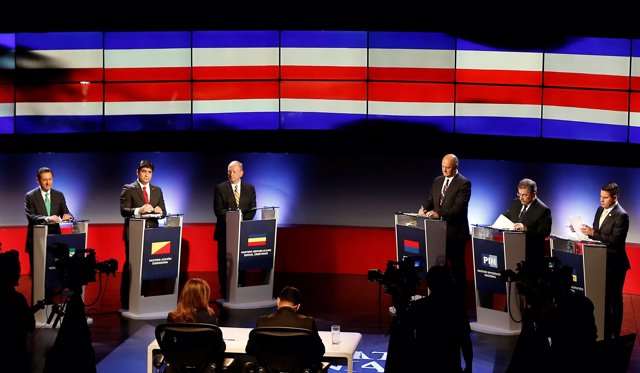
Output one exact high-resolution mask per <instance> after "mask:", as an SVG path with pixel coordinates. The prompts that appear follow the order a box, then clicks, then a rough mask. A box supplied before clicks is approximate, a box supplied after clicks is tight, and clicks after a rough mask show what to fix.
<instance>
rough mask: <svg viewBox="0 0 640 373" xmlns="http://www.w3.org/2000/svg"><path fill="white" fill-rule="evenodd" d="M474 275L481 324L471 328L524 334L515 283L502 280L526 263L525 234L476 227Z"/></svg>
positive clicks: (473, 241)
mask: <svg viewBox="0 0 640 373" xmlns="http://www.w3.org/2000/svg"><path fill="white" fill-rule="evenodd" d="M472 248H473V275H474V283H475V292H476V315H477V321H476V322H472V323H471V329H472V330H475V331H478V332H481V333H487V334H497V335H518V334H520V330H521V324H520V323H519V322H520V321H521V320H522V314H521V312H520V300H519V299H520V298H519V296H518V292H517V290H516V286H515V283H511V284H509V283H507V282H505V281H503V280H501V279H500V273H501V272H502V271H505V270H507V269H511V270H513V271H515V270H516V268H517V264H518V263H519V262H521V261H524V254H525V233H524V232H516V231H510V230H502V229H497V228H492V227H482V226H474V227H473V235H472Z"/></svg>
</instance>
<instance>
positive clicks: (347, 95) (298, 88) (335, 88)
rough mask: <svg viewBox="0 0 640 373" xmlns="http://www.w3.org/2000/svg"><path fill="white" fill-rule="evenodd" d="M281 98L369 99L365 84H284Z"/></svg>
mask: <svg viewBox="0 0 640 373" xmlns="http://www.w3.org/2000/svg"><path fill="white" fill-rule="evenodd" d="M281 87H282V90H281V92H280V97H281V98H299V99H321V100H322V99H325V100H360V101H364V100H366V98H367V85H366V83H365V82H308V81H307V82H282V86H281Z"/></svg>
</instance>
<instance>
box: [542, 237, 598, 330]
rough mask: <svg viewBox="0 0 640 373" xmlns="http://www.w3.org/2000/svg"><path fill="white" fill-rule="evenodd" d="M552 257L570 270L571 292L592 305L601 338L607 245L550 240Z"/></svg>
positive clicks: (552, 238)
mask: <svg viewBox="0 0 640 373" xmlns="http://www.w3.org/2000/svg"><path fill="white" fill-rule="evenodd" d="M551 256H553V257H556V258H558V260H560V264H562V265H565V266H569V267H571V268H573V284H572V285H571V289H572V290H573V291H575V292H577V293H582V294H584V295H585V296H586V297H588V298H589V299H591V302H593V306H594V310H593V316H594V317H595V320H596V326H597V328H598V339H597V340H599V341H600V340H603V339H604V299H605V285H606V275H607V246H606V245H605V244H603V243H601V242H597V241H573V240H570V239H567V238H561V237H555V236H552V237H551Z"/></svg>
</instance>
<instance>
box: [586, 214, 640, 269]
mask: <svg viewBox="0 0 640 373" xmlns="http://www.w3.org/2000/svg"><path fill="white" fill-rule="evenodd" d="M603 210H604V209H603V208H602V206H600V207H598V210H597V211H596V215H595V217H594V218H593V236H592V237H591V238H593V239H594V240H598V241H602V242H603V243H605V244H607V270H627V269H630V268H631V264H630V263H629V257H628V256H627V250H626V247H625V246H626V242H627V233H628V232H629V214H627V212H626V211H625V210H624V209H623V208H622V206H620V203H618V204H616V205H615V206H614V207H613V209H612V210H611V211H610V212H609V215H607V217H606V218H605V219H604V221H603V222H602V226H601V227H599V226H598V225H599V223H600V215H602V211H603Z"/></svg>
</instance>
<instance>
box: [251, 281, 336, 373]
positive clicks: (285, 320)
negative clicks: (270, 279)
mask: <svg viewBox="0 0 640 373" xmlns="http://www.w3.org/2000/svg"><path fill="white" fill-rule="evenodd" d="M300 301H301V295H300V290H298V289H297V288H295V287H293V286H285V287H284V288H283V289H282V291H281V292H280V295H279V296H278V299H277V300H276V306H277V309H276V311H275V312H273V313H272V314H270V315H264V316H260V317H259V318H258V322H257V324H256V326H257V327H258V328H260V327H266V326H287V327H293V328H302V329H308V330H311V331H312V332H314V335H315V340H316V342H315V343H314V348H313V354H314V356H317V359H316V361H317V362H318V363H320V360H321V359H322V356H323V355H324V344H323V343H322V339H321V338H320V334H318V328H317V326H316V321H315V319H314V318H313V317H311V316H305V315H302V314H299V313H298V310H299V309H300ZM254 348H255V347H254V346H252V345H251V343H249V344H247V349H246V350H247V353H248V354H250V355H252V351H254Z"/></svg>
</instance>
